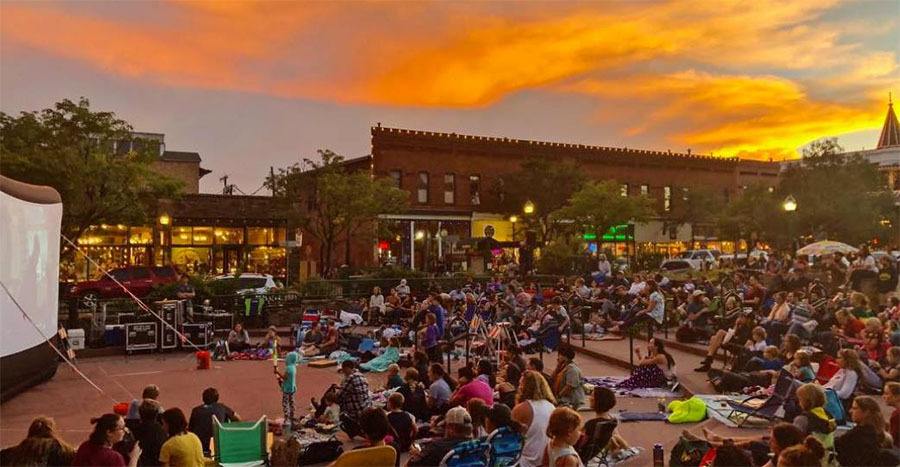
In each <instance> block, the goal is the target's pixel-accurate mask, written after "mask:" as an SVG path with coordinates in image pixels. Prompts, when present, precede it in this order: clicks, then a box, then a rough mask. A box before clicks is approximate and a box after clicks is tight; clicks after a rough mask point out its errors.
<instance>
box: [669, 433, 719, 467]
mask: <svg viewBox="0 0 900 467" xmlns="http://www.w3.org/2000/svg"><path fill="white" fill-rule="evenodd" d="M709 449H710V445H709V443H708V442H706V441H702V440H700V441H689V440H687V439H685V438H678V442H677V443H675V446H673V447H672V453H671V456H670V457H669V465H670V466H671V467H695V466H699V465H700V461H701V460H702V459H703V457H704V456H705V455H706V453H707V451H709Z"/></svg>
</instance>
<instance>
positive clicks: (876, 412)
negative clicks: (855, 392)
mask: <svg viewBox="0 0 900 467" xmlns="http://www.w3.org/2000/svg"><path fill="white" fill-rule="evenodd" d="M850 420H852V421H853V423H855V424H856V425H855V426H854V427H853V428H851V429H850V431H848V432H847V433H845V434H844V435H843V436H840V437H838V438H837V439H835V440H834V448H835V451H837V459H838V462H840V464H841V465H883V464H880V463H879V462H878V459H879V456H880V453H881V449H886V448H890V447H891V445H892V444H893V441H892V439H891V435H890V434H888V433H887V431H886V430H887V424H886V423H885V421H884V415H883V414H882V413H881V406H880V405H879V404H878V401H876V400H875V398H874V397H870V396H859V397H857V398H855V399H854V400H853V404H852V405H851V406H850Z"/></svg>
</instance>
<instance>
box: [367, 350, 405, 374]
mask: <svg viewBox="0 0 900 467" xmlns="http://www.w3.org/2000/svg"><path fill="white" fill-rule="evenodd" d="M398 361H400V350H398V349H397V348H396V347H385V349H384V350H383V351H382V352H381V355H379V356H377V357H375V358H373V359H371V360H369V361H368V362H366V363H363V364H362V365H360V366H359V368H360V369H361V370H362V371H371V372H374V373H380V372H382V371H387V369H388V366H390V365H391V364H392V363H397V362H398Z"/></svg>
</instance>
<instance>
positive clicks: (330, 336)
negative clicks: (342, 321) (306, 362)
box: [302, 323, 339, 357]
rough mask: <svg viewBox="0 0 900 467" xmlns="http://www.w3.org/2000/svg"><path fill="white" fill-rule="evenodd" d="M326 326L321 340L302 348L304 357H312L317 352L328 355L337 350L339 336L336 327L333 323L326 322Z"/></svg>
mask: <svg viewBox="0 0 900 467" xmlns="http://www.w3.org/2000/svg"><path fill="white" fill-rule="evenodd" d="M326 326H327V327H326V328H325V337H323V338H322V342H320V343H319V344H318V345H313V346H310V347H308V348H306V349H305V350H302V352H303V356H304V357H312V356H315V355H319V354H322V355H328V354H330V353H331V352H334V351H335V350H337V345H338V337H339V334H338V330H337V327H335V325H334V323H328V324H326Z"/></svg>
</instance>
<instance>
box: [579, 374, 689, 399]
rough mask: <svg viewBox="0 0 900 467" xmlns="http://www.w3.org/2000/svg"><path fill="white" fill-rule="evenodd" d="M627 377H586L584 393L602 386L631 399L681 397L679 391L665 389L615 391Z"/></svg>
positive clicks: (589, 392) (591, 391)
mask: <svg viewBox="0 0 900 467" xmlns="http://www.w3.org/2000/svg"><path fill="white" fill-rule="evenodd" d="M626 378H627V376H586V377H585V378H584V383H585V384H584V392H585V393H586V394H591V393H593V392H594V388H595V387H597V386H602V387H605V388H610V389H612V390H613V391H615V393H616V395H617V396H631V397H665V398H667V399H678V398H680V397H681V396H682V394H681V391H680V390H678V391H670V390H668V389H667V388H637V389H617V388H616V386H617V385H618V384H619V383H621V382H622V381H625V379H626Z"/></svg>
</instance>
